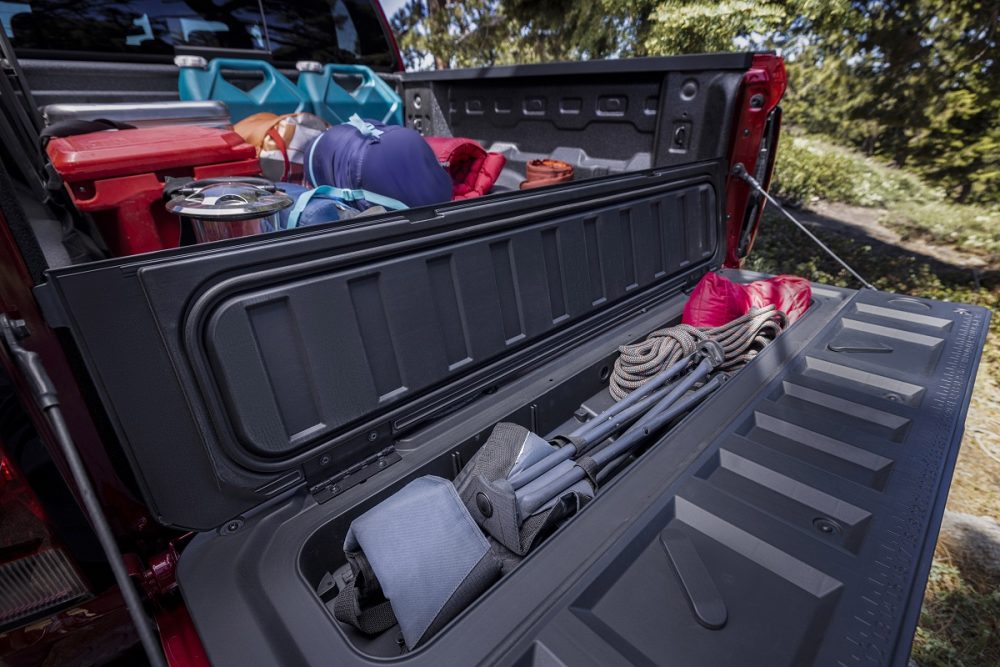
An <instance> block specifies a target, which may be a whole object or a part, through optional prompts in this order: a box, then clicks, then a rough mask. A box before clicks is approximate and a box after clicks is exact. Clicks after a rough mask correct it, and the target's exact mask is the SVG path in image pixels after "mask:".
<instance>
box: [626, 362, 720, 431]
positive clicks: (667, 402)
mask: <svg viewBox="0 0 1000 667" xmlns="http://www.w3.org/2000/svg"><path fill="white" fill-rule="evenodd" d="M712 368H713V365H712V362H711V360H709V359H702V360H701V362H700V363H699V364H698V365H697V366H695V368H694V370H693V371H691V372H690V373H688V374H687V375H686V376H684V379H682V380H681V381H680V382H678V383H677V384H675V385H674V386H673V387H672V388H671V389H670V393H668V394H667V395H666V396H664V397H663V398H661V399H660V402H659V403H657V404H656V405H654V406H653V407H652V408H650V409H649V411H648V412H646V414H645V415H643V416H642V417H640V418H639V421H637V422H636V423H635V424H633V425H632V426H631V428H630V429H629V430H631V429H634V428H642V425H643V424H646V423H648V422H649V421H650V420H651V419H653V418H655V416H656V414H657V413H659V412H662V411H663V410H666V409H667V408H669V407H670V406H671V405H673V404H674V402H675V401H677V399H678V398H680V397H681V396H683V395H684V394H686V393H687V392H688V390H689V389H691V387H693V386H694V385H695V384H696V383H698V382H701V381H702V380H704V379H705V378H706V377H708V374H709V373H711V372H712ZM627 432H628V431H626V433H627Z"/></svg>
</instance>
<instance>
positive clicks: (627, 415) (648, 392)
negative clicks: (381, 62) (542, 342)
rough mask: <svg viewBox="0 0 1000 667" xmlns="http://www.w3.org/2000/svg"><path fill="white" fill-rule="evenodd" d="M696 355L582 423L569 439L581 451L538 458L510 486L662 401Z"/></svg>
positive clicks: (569, 449) (570, 455) (570, 446)
mask: <svg viewBox="0 0 1000 667" xmlns="http://www.w3.org/2000/svg"><path fill="white" fill-rule="evenodd" d="M693 358H694V355H693V354H692V355H688V356H687V357H685V358H683V359H681V360H680V361H678V362H677V363H675V364H673V365H672V366H671V367H670V368H667V369H666V370H664V371H662V372H660V373H657V374H656V375H654V376H653V377H652V378H651V379H650V381H649V382H647V383H646V384H644V385H642V386H641V387H639V388H637V389H635V390H634V391H632V392H631V393H630V394H629V395H628V396H626V397H625V398H623V399H622V400H620V401H618V403H616V404H615V405H613V406H611V407H610V408H608V409H607V410H605V411H603V412H601V413H600V414H598V415H597V416H596V417H594V418H593V419H591V420H590V421H588V422H586V423H585V424H581V425H580V426H579V427H578V428H577V429H576V430H574V431H573V432H572V433H570V435H569V437H570V438H573V439H574V440H576V441H577V443H579V445H580V447H579V450H578V448H577V444H576V443H568V444H566V445H564V446H562V447H560V448H559V449H557V450H555V451H554V452H552V453H551V454H549V455H548V456H546V457H545V458H543V459H540V460H538V461H536V462H535V463H533V464H532V465H531V466H529V467H527V468H525V469H524V470H522V471H520V472H518V473H517V474H515V475H513V476H512V477H511V478H510V479H509V480H508V481H509V482H510V484H511V486H512V487H513V488H514V490H515V491H516V490H518V489H520V488H522V487H523V486H525V485H526V484H528V483H529V482H531V481H532V480H534V479H537V478H538V477H539V476H540V475H543V474H544V473H546V472H548V471H549V470H551V469H552V468H553V467H555V466H556V465H558V464H559V463H560V462H561V461H565V460H567V459H571V458H573V457H574V456H576V455H577V454H578V453H582V452H583V451H586V450H587V449H588V448H589V447H590V446H591V445H593V444H596V443H598V442H601V441H602V440H604V439H606V438H607V437H608V436H610V435H611V434H612V433H614V432H615V431H617V430H618V429H620V428H622V427H623V426H625V425H626V424H628V422H629V421H631V420H632V419H635V418H636V417H638V416H639V415H641V414H642V412H643V411H644V410H646V409H648V408H649V406H650V404H652V403H653V402H654V401H656V400H659V398H661V397H662V396H663V395H664V394H665V392H666V391H668V389H659V387H660V386H661V385H663V384H665V383H666V382H668V381H670V380H671V379H672V378H673V377H674V376H676V375H677V374H678V373H680V372H681V371H682V370H684V368H685V367H687V365H688V364H689V363H690V362H691V359H693ZM657 389H659V391H657Z"/></svg>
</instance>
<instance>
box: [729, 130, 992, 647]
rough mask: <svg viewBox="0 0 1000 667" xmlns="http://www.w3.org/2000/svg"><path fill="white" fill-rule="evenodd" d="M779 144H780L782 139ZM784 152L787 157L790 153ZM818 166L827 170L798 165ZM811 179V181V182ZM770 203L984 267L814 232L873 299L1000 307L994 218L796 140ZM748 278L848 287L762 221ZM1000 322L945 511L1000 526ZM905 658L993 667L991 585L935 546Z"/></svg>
mask: <svg viewBox="0 0 1000 667" xmlns="http://www.w3.org/2000/svg"><path fill="white" fill-rule="evenodd" d="M787 138H788V137H786V138H785V139H787ZM789 143H790V144H791V148H790V149H789V146H788V144H789ZM810 159H824V160H827V161H829V163H830V165H832V168H831V169H826V168H825V167H824V168H819V169H811V168H810V167H808V166H804V167H803V169H806V170H807V171H805V172H803V171H802V170H800V169H799V168H798V167H797V165H803V164H804V163H805V162H807V161H808V160H810ZM810 169H811V171H810ZM778 170H779V172H778V177H777V178H776V183H775V185H776V186H777V188H778V191H779V196H783V197H786V198H790V199H792V200H793V201H794V202H796V203H798V204H800V205H803V206H805V207H808V206H809V205H810V204H812V203H815V202H816V201H818V200H819V199H821V198H822V199H827V200H830V201H837V202H842V203H848V204H854V205H859V206H870V207H879V208H881V209H884V213H883V215H882V217H881V222H882V223H883V224H885V225H886V226H891V227H892V228H894V229H895V230H897V231H898V232H900V233H902V234H903V236H904V237H906V236H909V237H911V238H912V237H914V236H916V237H919V238H920V239H922V240H924V241H929V242H931V243H937V244H942V245H947V246H950V247H952V249H953V250H957V251H961V252H963V253H967V254H972V255H976V256H978V257H981V258H983V259H984V260H985V270H984V271H981V272H978V273H977V274H975V275H974V274H973V273H972V271H970V270H968V269H962V268H960V267H954V266H949V265H947V264H943V263H942V262H939V261H934V260H933V259H929V258H927V257H921V256H914V255H913V254H911V253H909V252H907V251H906V250H905V249H903V248H901V247H900V246H896V245H891V244H889V243H884V242H881V241H874V240H871V239H867V238H865V237H864V236H859V235H858V234H856V233H855V234H851V233H847V232H845V231H844V230H833V229H830V228H827V227H823V226H816V227H814V228H813V229H812V231H813V232H814V233H816V234H817V235H818V236H819V237H820V238H821V239H822V240H823V241H824V242H825V243H827V244H828V245H829V246H831V247H832V249H833V250H834V251H835V252H836V253H837V254H839V255H840V256H841V257H843V258H844V259H845V260H846V261H847V262H848V263H849V264H850V265H852V266H853V267H855V269H857V270H858V272H859V273H861V275H863V276H865V277H867V278H868V279H869V280H870V281H872V282H873V283H874V284H875V285H876V286H877V287H878V288H879V289H883V290H888V291H893V292H900V293H907V294H912V295H915V296H924V297H928V298H933V299H944V300H948V301H957V302H963V303H971V304H977V305H982V306H985V307H987V308H990V309H992V310H994V312H996V311H997V309H998V307H1000V213H998V212H997V211H994V210H989V209H984V208H982V207H967V206H961V205H957V204H954V203H950V202H947V201H945V200H944V199H943V198H942V197H941V196H939V195H938V194H936V193H934V192H933V191H932V190H931V189H930V188H929V187H927V186H926V185H924V184H922V183H921V182H920V181H919V180H918V179H916V178H914V177H912V176H909V175H907V174H905V173H903V172H901V171H900V170H897V169H893V168H892V167H889V166H887V165H885V164H882V163H879V162H876V161H874V160H869V159H867V158H865V157H863V156H860V155H858V154H855V153H851V152H850V151H848V150H845V149H842V148H839V147H836V146H834V145H832V144H830V143H829V142H827V141H824V140H822V139H816V138H811V137H795V138H794V140H793V141H792V142H787V141H786V142H784V143H783V144H782V146H781V148H780V149H779V165H778ZM750 257H751V259H750V260H749V261H748V263H747V268H749V269H753V270H757V271H763V272H766V273H793V274H798V275H804V276H808V277H810V278H812V279H813V280H816V281H818V282H825V283H829V284H834V285H841V286H848V287H857V284H856V282H855V281H854V279H853V278H852V277H851V276H850V275H849V274H848V273H847V272H846V271H844V270H843V269H842V268H841V267H840V266H839V265H838V264H836V263H835V262H833V261H832V260H830V259H829V258H828V257H826V256H825V255H823V254H822V252H821V251H819V250H818V249H817V248H816V246H814V245H813V244H812V243H811V242H810V241H809V240H808V239H807V238H806V237H805V235H804V234H802V233H801V232H800V231H799V230H798V229H796V228H795V227H794V226H793V225H792V224H791V223H789V222H787V221H786V220H785V219H784V218H781V217H778V214H777V213H776V212H774V211H767V213H766V214H765V220H764V222H763V223H762V224H761V231H760V234H759V236H758V238H757V241H756V243H755V245H754V248H753V252H752V253H751V255H750ZM995 396H1000V317H997V316H995V317H994V318H993V320H992V321H991V323H990V336H989V339H988V341H987V346H986V349H985V351H984V356H983V361H982V365H981V367H980V373H979V377H978V378H977V384H976V390H975V392H974V394H973V400H972V406H971V408H970V411H969V418H968V422H967V428H966V436H965V440H964V441H963V444H962V449H961V451H960V453H959V459H958V464H957V466H956V470H955V476H954V479H953V481H952V487H951V492H950V494H949V498H948V508H949V509H951V510H954V511H961V512H968V513H972V514H978V515H984V516H989V517H994V518H996V517H1000V463H998V462H997V460H996V459H995V458H993V456H995V454H993V456H991V454H990V453H988V452H994V453H996V452H1000V398H994V397H995ZM912 657H913V659H914V660H915V661H916V663H917V664H918V665H920V667H937V666H947V667H952V666H954V667H988V666H989V667H996V666H997V665H1000V577H997V576H995V575H993V576H991V575H989V574H987V573H984V572H981V571H979V570H977V569H976V568H975V567H974V566H971V565H969V564H968V561H967V560H966V559H963V558H962V554H953V553H949V552H948V551H947V549H946V548H945V547H944V546H943V545H938V549H937V550H936V551H935V557H934V561H933V565H932V568H931V574H930V580H929V581H928V585H927V590H926V592H925V597H924V605H923V608H922V611H921V615H920V623H919V627H918V629H917V633H916V636H915V637H914V642H913V651H912Z"/></svg>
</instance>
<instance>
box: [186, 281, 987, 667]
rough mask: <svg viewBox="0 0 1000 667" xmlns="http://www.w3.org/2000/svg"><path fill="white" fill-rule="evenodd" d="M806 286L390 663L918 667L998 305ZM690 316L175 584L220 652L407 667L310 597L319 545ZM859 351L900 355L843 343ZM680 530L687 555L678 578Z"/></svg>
mask: <svg viewBox="0 0 1000 667" xmlns="http://www.w3.org/2000/svg"><path fill="white" fill-rule="evenodd" d="M814 295H815V296H814V299H815V301H814V305H813V308H812V309H811V310H810V311H809V313H808V314H807V315H805V316H804V317H803V318H802V319H801V320H799V322H797V323H796V325H795V326H794V327H792V328H791V329H789V330H788V331H787V332H785V333H784V334H783V335H782V338H781V339H779V341H778V342H777V343H775V344H773V345H772V346H770V347H769V348H767V349H766V350H765V351H764V352H763V353H762V354H761V355H760V356H759V357H758V358H757V359H756V360H755V361H754V362H753V363H752V364H750V365H749V366H748V367H747V368H746V369H744V370H743V371H742V372H741V373H740V374H739V375H737V376H736V377H735V378H733V379H732V380H731V381H730V382H729V383H727V384H726V386H725V387H723V389H722V390H720V391H719V392H718V393H716V394H715V395H714V396H712V397H711V398H710V399H708V401H706V403H705V404H703V405H702V406H701V407H700V408H699V409H698V410H697V411H696V412H695V413H694V414H693V415H691V416H690V417H689V418H688V419H687V420H685V421H684V422H683V423H682V424H681V426H680V427H679V428H678V429H676V430H675V431H674V432H673V433H672V434H671V435H669V436H668V437H667V438H666V439H665V440H664V441H662V442H661V443H659V444H658V445H657V446H655V447H654V448H653V449H651V450H650V451H648V452H647V453H646V454H644V455H643V457H642V458H641V459H640V460H639V461H638V462H637V463H636V464H635V465H633V466H632V467H631V468H630V469H629V470H627V471H626V472H625V473H623V474H622V475H620V476H619V477H618V478H617V479H615V480H614V481H613V482H612V483H611V484H610V485H609V486H608V487H606V488H605V489H603V490H602V491H601V492H600V493H598V495H597V497H596V498H595V500H594V501H592V502H591V503H590V504H589V505H588V506H587V507H586V508H584V510H583V511H582V512H581V513H580V514H579V515H578V516H577V517H575V518H574V519H573V520H572V521H571V522H570V523H569V524H567V525H566V526H565V527H563V528H562V529H561V530H560V531H559V532H557V533H556V534H555V535H553V536H552V537H551V538H549V540H548V541H547V542H546V543H545V544H543V545H542V547H541V548H540V549H538V550H536V551H535V553H533V554H532V555H530V556H529V557H528V558H527V559H526V560H525V561H524V562H522V563H521V564H520V565H519V566H518V567H517V568H516V569H515V570H514V571H513V572H512V573H510V574H509V575H507V576H505V577H504V578H503V579H502V580H501V582H500V583H499V584H497V585H496V586H494V587H493V588H492V589H491V590H490V592H489V593H487V595H485V596H484V597H483V598H481V599H480V600H479V602H478V603H477V604H475V605H474V606H472V607H471V608H469V609H468V610H466V611H465V613H463V614H462V615H460V616H459V617H458V618H457V619H455V621H454V622H453V623H452V624H451V625H450V626H449V627H446V628H445V629H444V630H443V631H442V633H441V634H439V635H438V636H437V637H436V638H435V639H434V640H432V641H430V642H428V643H427V645H426V646H424V647H423V648H421V649H420V650H418V651H415V652H413V653H411V654H408V655H406V656H403V657H401V658H397V659H399V660H401V661H403V662H405V663H407V664H413V665H442V664H470V663H475V664H509V665H534V664H566V665H619V664H621V665H628V664H631V665H635V664H640V665H654V664H684V665H719V664H752V665H758V664H760V665H899V666H902V665H905V664H906V662H907V659H908V656H909V644H910V639H911V638H912V634H913V630H914V627H915V625H916V615H917V611H918V610H919V606H920V601H921V597H922V593H923V588H924V584H925V580H926V576H927V571H928V568H929V566H930V560H929V558H930V554H931V553H932V551H933V547H934V543H935V538H936V534H937V529H938V526H939V521H940V516H941V513H942V512H943V504H944V501H945V498H946V497H947V491H948V483H949V479H950V476H951V472H952V469H953V466H954V461H955V456H956V455H957V452H958V447H959V442H960V439H961V433H962V424H963V420H964V416H965V411H966V409H967V406H968V400H969V396H970V394H971V389H972V383H973V381H974V378H975V373H976V367H977V363H978V355H979V350H980V349H981V347H982V344H983V341H984V339H985V335H986V330H987V323H988V320H989V312H988V311H986V310H985V309H982V308H976V307H969V306H961V305H956V304H949V303H942V302H931V301H926V300H922V299H920V300H918V299H910V298H907V297H900V296H896V295H892V294H882V293H875V292H867V291H866V292H860V293H853V294H852V293H851V292H849V291H846V290H839V289H833V288H826V287H822V286H814ZM680 305H681V302H680V301H677V300H675V301H670V302H666V303H664V304H663V305H661V306H657V307H653V308H651V309H649V311H648V312H647V313H644V314H638V315H635V316H634V317H633V318H631V319H622V320H619V323H618V326H616V327H613V328H609V329H607V330H606V331H605V332H604V333H603V334H601V335H600V336H598V337H597V338H595V339H593V340H591V341H589V342H587V343H585V344H581V345H580V346H578V347H577V348H575V349H574V350H573V351H572V352H571V353H568V354H567V355H563V356H559V357H555V358H551V359H550V360H549V362H548V363H547V364H546V365H544V366H539V367H536V368H535V369H534V370H533V371H532V372H531V373H529V374H527V375H525V376H524V377H523V378H521V379H520V380H519V381H518V382H516V383H512V384H511V385H509V386H504V387H502V388H501V389H500V390H499V391H497V392H496V393H495V394H492V395H490V396H488V397H483V398H482V399H480V400H479V401H476V402H474V403H472V404H470V405H468V406H467V407H466V408H465V409H463V410H462V411H460V412H457V413H455V414H452V415H450V416H449V417H447V418H445V419H444V420H442V422H441V423H439V424H437V425H435V426H432V427H430V428H428V429H427V430H426V431H424V432H422V433H420V434H419V435H417V436H415V437H414V438H411V439H410V441H409V442H408V443H406V451H404V461H403V462H402V463H400V464H397V466H394V467H393V468H392V469H391V470H390V471H387V472H386V473H385V477H383V478H375V479H373V480H369V482H368V483H367V484H366V485H364V487H357V488H355V489H352V490H351V492H350V493H348V494H345V495H343V496H341V497H338V498H337V499H335V500H334V501H331V502H330V503H328V504H326V505H322V506H318V507H317V506H316V505H314V504H312V503H310V502H309V501H308V500H306V499H303V498H301V497H299V496H293V497H291V498H289V499H287V500H285V501H283V502H277V503H276V504H274V505H272V506H270V507H268V508H266V509H264V510H262V511H261V512H259V513H257V514H255V515H253V516H249V517H248V518H247V523H246V524H245V525H244V526H243V527H242V528H241V529H240V530H239V531H237V532H236V533H234V534H230V535H223V536H219V535H208V534H207V535H204V536H203V537H201V538H199V539H198V540H196V541H195V542H194V543H193V544H192V545H191V547H190V548H189V550H188V551H186V552H185V554H184V555H183V557H182V559H181V563H180V570H179V582H180V585H181V588H182V590H183V592H184V595H185V599H186V600H187V602H188V604H189V605H190V607H191V610H192V614H193V616H194V618H195V621H196V623H197V624H198V626H199V628H200V629H201V632H202V635H203V636H204V637H205V638H206V649H207V651H208V653H209V655H210V656H211V658H212V660H213V662H214V663H216V664H220V665H230V664H232V665H236V664H263V662H265V661H266V660H274V661H277V662H282V661H288V660H291V659H292V656H293V654H294V656H295V661H297V662H299V663H301V664H317V665H320V664H328V663H329V662H331V661H336V662H337V663H338V664H357V665H360V664H371V663H372V662H373V661H374V660H375V659H376V658H395V657H397V656H398V649H396V648H395V647H394V646H393V645H392V643H391V641H388V642H383V641H382V638H376V639H374V640H371V639H368V640H366V639H363V638H361V637H359V636H357V635H354V634H351V633H346V632H345V631H344V630H342V629H341V628H339V627H338V626H337V625H336V624H335V623H334V622H333V621H332V619H331V617H330V616H329V614H328V613H326V612H325V611H324V609H323V608H322V607H321V606H318V605H317V603H316V600H317V598H316V594H315V593H314V592H313V587H315V586H317V585H318V583H319V581H320V579H321V576H322V573H323V572H325V571H334V570H335V569H336V568H337V567H338V565H339V562H340V561H341V560H342V557H341V556H339V555H338V554H336V553H334V552H332V551H331V550H330V549H329V548H328V547H326V546H324V545H329V544H330V543H331V542H335V541H336V539H337V536H338V535H343V531H344V530H346V526H347V525H348V524H349V522H350V519H351V518H352V517H353V516H356V515H357V514H358V513H360V512H363V511H364V510H365V509H366V508H368V507H371V506H373V505H374V504H375V503H377V502H378V501H379V500H380V499H382V498H384V497H386V496H387V495H388V494H391V493H392V492H393V491H394V490H395V489H398V488H400V486H402V485H403V484H404V483H405V481H406V480H408V479H412V478H413V477H414V476H418V475H421V474H439V475H440V474H446V473H445V471H446V470H448V469H449V467H450V466H451V463H450V462H451V460H452V459H453V457H454V454H453V452H454V451H459V452H468V451H469V450H470V449H473V450H474V449H475V448H476V447H478V446H479V444H481V442H482V438H483V437H484V436H483V434H484V433H488V430H481V429H488V428H489V425H491V424H492V423H494V422H496V421H499V420H504V421H506V420H513V421H521V423H524V424H529V423H530V424H532V425H533V426H535V427H537V428H539V429H540V430H541V431H542V432H546V431H547V429H549V428H553V427H555V426H556V425H557V424H558V422H559V421H560V420H562V419H565V418H566V417H567V416H568V415H569V414H571V411H572V410H573V407H572V406H574V405H577V404H578V403H577V402H578V401H579V400H580V397H581V396H586V395H588V394H589V393H590V392H591V391H594V389H593V387H594V386H595V385H594V384H592V383H594V382H596V380H597V378H598V372H597V369H598V367H599V366H600V364H601V363H602V357H603V358H604V359H606V358H607V357H606V355H607V354H608V352H609V350H613V349H614V345H615V344H616V343H617V342H618V340H620V337H621V336H622V335H627V334H629V333H631V335H632V336H635V335H636V334H637V333H638V331H641V330H643V329H645V328H646V327H647V326H648V324H649V319H646V318H652V320H653V321H657V320H659V321H662V318H668V319H669V318H671V317H677V316H678V315H679V308H680ZM845 341H849V342H851V343H852V344H853V345H855V346H860V345H862V344H864V345H875V344H878V345H883V344H884V345H887V346H890V347H891V348H892V351H891V352H889V353H882V354H868V353H864V352H846V353H844V352H835V351H832V350H831V349H830V347H831V345H833V346H837V345H838V344H839V343H843V342H845ZM603 363H606V361H604V362H603ZM595 364H596V365H595ZM591 378H592V379H591ZM465 456H467V454H465V455H464V456H462V458H464V457H465ZM664 535H665V536H667V537H668V538H671V541H673V540H681V541H683V542H685V543H687V544H688V546H689V548H687V549H686V552H685V553H682V554H681V555H680V560H681V564H680V569H681V575H680V576H679V575H678V571H677V564H676V563H674V562H672V559H671V557H670V555H668V554H667V553H666V551H665V549H664V545H663V541H662V540H663V536H664ZM223 564H225V566H224V567H223ZM682 577H683V579H682ZM682 581H683V582H684V583H682ZM693 605H697V611H696V610H695V609H694V608H693ZM720 605H723V606H724V608H725V617H724V618H723V616H722V613H721V612H722V609H721V607H720ZM264 610H268V611H267V612H265V611H264ZM275 612H276V613H275ZM723 621H724V622H723ZM720 625H721V627H719V626H720ZM393 635H394V631H392V630H390V631H388V632H387V633H386V637H389V638H390V639H391V636H393ZM239 638H242V639H239ZM352 645H353V646H352ZM292 646H294V647H295V649H294V651H293V650H292V649H291V648H290V647H292ZM359 650H360V651H361V653H358V651H359ZM258 658H259V661H258Z"/></svg>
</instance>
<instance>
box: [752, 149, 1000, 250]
mask: <svg viewBox="0 0 1000 667" xmlns="http://www.w3.org/2000/svg"><path fill="white" fill-rule="evenodd" d="M771 191H772V192H773V193H774V194H775V196H777V197H779V198H781V199H782V200H783V201H785V202H787V203H789V204H791V205H793V206H801V205H808V204H809V203H810V202H814V201H816V200H820V199H822V200H826V201H831V202H842V203H845V204H853V205H856V206H872V207H882V208H886V209H887V211H886V212H885V215H884V216H883V218H882V222H883V224H885V225H887V226H889V227H892V228H893V229H895V230H897V231H898V232H900V233H901V234H902V236H903V237H904V238H922V239H927V240H930V241H933V242H935V243H941V244H951V245H959V246H961V247H962V249H963V250H965V251H966V252H969V253H973V254H978V255H982V256H984V257H987V258H988V259H990V260H991V261H993V260H995V261H997V262H1000V207H998V206H993V207H990V206H976V205H971V204H956V203H954V202H953V201H951V200H950V199H948V198H947V197H946V196H945V194H944V193H943V192H942V191H941V190H936V189H933V188H931V187H929V186H928V185H927V184H925V183H924V182H923V181H921V180H920V179H919V178H917V177H916V176H913V175H912V174H910V173H907V172H906V171H903V170H901V169H898V168H895V167H892V166H890V165H889V164H887V163H886V162H884V161H882V160H880V159H877V158H868V157H865V156H864V155H861V154H859V153H857V152H856V151H852V150H850V149H846V148H843V147H841V146H837V145H835V144H833V143H832V142H830V141H828V140H825V139H822V138H820V137H816V136H813V135H801V134H792V133H786V134H785V136H783V137H782V139H781V142H780V143H779V145H778V159H777V163H776V164H775V170H774V178H773V179H772V181H771Z"/></svg>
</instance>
